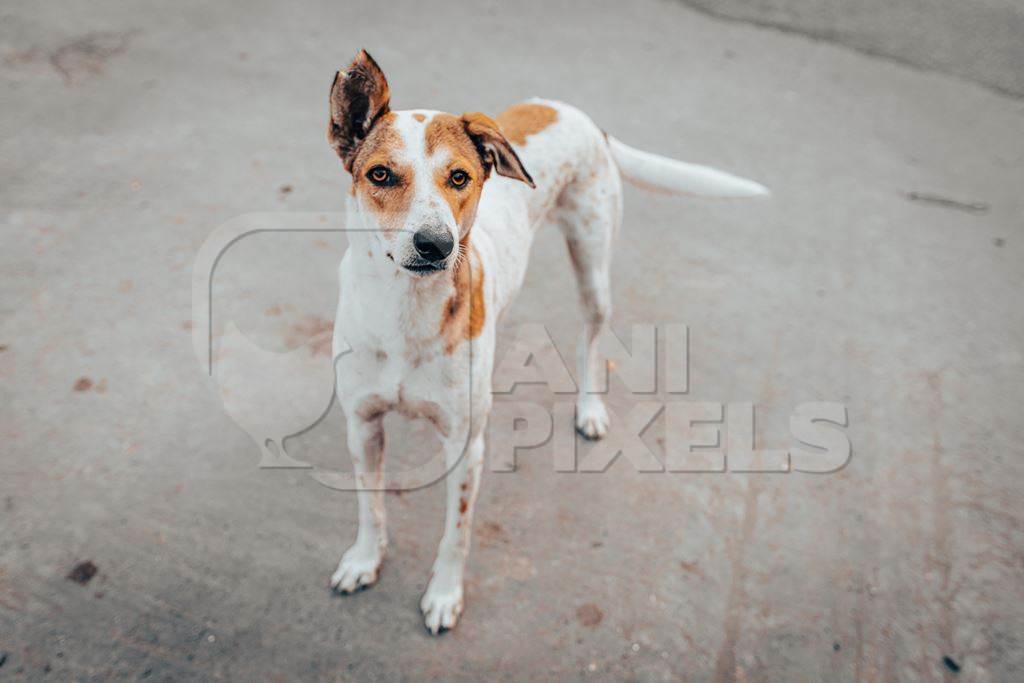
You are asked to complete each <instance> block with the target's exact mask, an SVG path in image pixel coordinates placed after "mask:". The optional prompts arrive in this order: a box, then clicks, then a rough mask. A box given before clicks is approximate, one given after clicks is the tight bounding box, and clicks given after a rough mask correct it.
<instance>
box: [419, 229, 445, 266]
mask: <svg viewBox="0 0 1024 683" xmlns="http://www.w3.org/2000/svg"><path fill="white" fill-rule="evenodd" d="M412 246H414V247H416V253H417V254H419V255H420V258H422V259H424V260H426V261H430V262H431V263H435V262H437V261H441V260H444V259H446V258H448V254H450V253H452V249H453V248H454V247H455V240H454V239H452V234H451V233H450V232H449V231H448V230H444V229H441V230H438V229H436V228H424V229H422V230H417V231H416V234H415V235H413V236H412Z"/></svg>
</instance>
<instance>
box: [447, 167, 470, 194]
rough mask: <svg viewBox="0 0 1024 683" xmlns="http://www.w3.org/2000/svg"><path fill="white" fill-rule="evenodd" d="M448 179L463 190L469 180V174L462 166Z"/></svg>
mask: <svg viewBox="0 0 1024 683" xmlns="http://www.w3.org/2000/svg"><path fill="white" fill-rule="evenodd" d="M448 180H449V181H450V182H451V184H452V187H454V188H456V189H459V190H461V189H462V188H464V187H465V186H466V183H468V182H469V174H468V173H466V172H465V171H463V170H462V169H461V168H457V169H455V170H454V171H452V174H451V175H450V176H448Z"/></svg>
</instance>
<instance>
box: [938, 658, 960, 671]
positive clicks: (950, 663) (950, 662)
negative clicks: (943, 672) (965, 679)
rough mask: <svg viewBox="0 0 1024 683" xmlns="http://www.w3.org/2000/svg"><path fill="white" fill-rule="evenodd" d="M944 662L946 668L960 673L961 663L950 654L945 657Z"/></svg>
mask: <svg viewBox="0 0 1024 683" xmlns="http://www.w3.org/2000/svg"><path fill="white" fill-rule="evenodd" d="M942 663H943V664H945V665H946V668H947V669H949V670H950V671H952V672H953V673H960V665H959V664H958V663H957V662H956V660H954V659H953V658H952V657H950V656H948V655H947V656H945V657H943V658H942Z"/></svg>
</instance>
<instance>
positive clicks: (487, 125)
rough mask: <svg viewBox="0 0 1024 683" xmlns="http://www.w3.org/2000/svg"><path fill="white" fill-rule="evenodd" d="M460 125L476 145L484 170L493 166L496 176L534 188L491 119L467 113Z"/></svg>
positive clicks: (474, 113)
mask: <svg viewBox="0 0 1024 683" xmlns="http://www.w3.org/2000/svg"><path fill="white" fill-rule="evenodd" d="M462 125H463V126H464V127H465V128H466V134H467V135H469V137H470V139H471V140H472V141H473V144H475V145H476V149H477V151H478V152H479V153H480V160H481V161H482V162H483V164H484V168H490V167H491V166H493V167H494V170H495V171H497V172H498V175H503V176H505V177H507V178H514V179H515V180H522V181H523V182H524V183H526V184H527V185H529V186H530V187H536V185H534V184H533V178H531V177H530V174H529V173H527V172H526V169H525V168H523V162H522V161H520V160H519V155H518V154H516V151H515V150H514V149H512V145H510V144H509V142H508V140H506V139H505V136H504V135H502V134H501V129H500V128H498V124H497V123H495V122H494V120H493V119H491V117H489V116H487V115H486V114H481V113H480V112H477V111H474V112H468V113H466V114H463V115H462Z"/></svg>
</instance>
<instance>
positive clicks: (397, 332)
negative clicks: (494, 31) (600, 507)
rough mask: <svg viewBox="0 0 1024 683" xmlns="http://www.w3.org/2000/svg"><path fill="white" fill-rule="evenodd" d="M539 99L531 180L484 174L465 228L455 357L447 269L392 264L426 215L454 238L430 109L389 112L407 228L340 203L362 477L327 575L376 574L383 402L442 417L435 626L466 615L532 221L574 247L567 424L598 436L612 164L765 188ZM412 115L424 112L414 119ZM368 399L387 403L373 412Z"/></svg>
mask: <svg viewBox="0 0 1024 683" xmlns="http://www.w3.org/2000/svg"><path fill="white" fill-rule="evenodd" d="M534 102H536V103H538V104H543V105H546V106H549V107H552V108H554V109H555V110H556V111H557V113H558V118H557V121H555V122H554V123H553V124H551V125H550V126H548V127H547V128H545V129H543V130H542V131H540V132H538V133H536V134H534V135H531V136H530V137H529V138H528V139H527V144H525V145H522V146H518V147H517V148H516V149H517V152H518V153H519V155H520V158H521V159H522V162H523V165H524V166H525V168H526V169H527V171H528V172H529V173H530V174H531V175H532V176H533V179H534V181H535V182H536V189H531V188H530V187H528V186H527V185H526V184H525V183H522V182H519V181H516V180H511V179H509V178H505V177H502V176H498V175H495V174H493V173H492V175H491V178H490V179H489V180H488V181H487V182H486V184H485V186H484V189H483V192H482V195H481V198H480V204H479V207H478V210H477V216H476V221H475V223H474V225H473V228H472V234H471V241H472V245H473V246H474V247H475V250H476V252H477V254H478V258H479V260H478V261H471V262H470V266H471V267H474V268H481V269H482V271H483V293H484V305H485V309H486V314H485V321H484V326H483V329H482V331H481V333H480V334H479V336H477V337H476V338H474V339H472V341H471V342H466V343H463V344H461V345H460V346H459V347H457V348H456V349H455V351H454V352H453V353H451V354H450V355H449V354H446V353H445V351H444V340H442V339H441V338H440V335H439V329H440V325H441V315H442V310H443V308H444V304H445V302H446V301H447V300H448V299H449V297H450V296H451V295H452V293H453V292H454V285H453V284H452V278H451V277H450V276H449V275H448V274H447V273H444V274H434V275H429V276H426V277H420V276H417V275H413V274H411V273H409V272H407V271H405V270H403V269H402V268H401V267H400V266H399V263H401V262H402V260H403V259H402V255H403V254H406V253H409V250H410V249H411V235H412V232H413V231H415V230H416V228H417V227H418V226H419V225H421V224H423V223H424V222H430V221H434V222H436V221H442V222H443V223H444V224H445V225H447V226H448V227H449V228H450V229H452V230H456V234H455V238H456V240H457V239H458V236H459V235H458V233H457V226H455V221H454V219H453V217H452V215H451V212H450V211H449V210H448V208H447V204H446V203H445V201H444V200H443V198H442V197H440V196H439V195H438V193H437V190H436V189H434V188H433V187H432V186H431V184H430V181H429V178H430V174H431V169H433V168H435V167H436V166H437V165H439V164H441V163H443V162H444V160H443V159H441V158H428V157H427V156H426V152H425V147H424V144H423V131H424V129H425V127H426V125H427V124H428V123H429V121H430V117H431V116H433V115H434V114H435V112H427V111H419V112H399V113H398V121H397V124H396V128H397V130H398V131H399V132H400V133H401V136H402V138H403V140H404V146H403V149H402V150H401V151H400V154H401V155H402V156H403V157H404V161H407V162H408V163H411V164H412V165H413V166H414V168H415V170H416V176H417V177H418V179H417V181H416V182H417V187H416V194H415V200H414V205H413V207H412V209H411V212H410V214H409V220H408V221H407V223H408V225H406V226H404V228H405V229H404V230H397V231H395V230H391V231H384V230H381V228H382V226H380V225H377V224H376V223H375V220H376V219H375V218H374V217H373V215H372V212H368V211H366V210H364V207H362V206H361V205H360V202H359V200H358V199H357V198H354V197H353V198H350V199H349V201H348V207H347V208H348V221H349V223H348V224H349V226H351V227H352V228H353V229H354V230H356V232H353V233H352V234H351V246H350V248H349V250H348V251H347V252H346V254H345V256H344V258H343V259H342V262H341V266H340V267H339V281H340V286H341V294H340V297H339V303H338V312H337V318H336V322H335V331H334V334H335V355H337V354H338V353H339V352H340V351H341V350H342V349H346V348H351V349H352V351H351V353H348V354H347V355H345V356H344V357H342V358H341V359H339V361H338V364H337V392H338V396H339V398H340V403H341V405H342V408H343V409H344V412H345V415H346V419H347V424H348V445H349V451H350V453H351V455H352V459H353V463H354V469H355V474H356V477H357V481H358V482H359V484H360V490H359V491H358V494H357V495H358V503H359V530H358V533H357V536H356V541H355V543H354V544H353V546H352V547H351V548H349V550H348V551H346V552H345V554H344V555H343V557H342V559H341V562H340V563H339V565H338V569H337V571H336V572H335V573H334V575H333V576H332V577H331V585H332V586H333V587H335V588H336V589H338V590H341V591H343V592H348V591H352V590H356V589H357V588H359V587H361V586H366V585H370V584H372V583H373V582H374V581H375V580H376V579H377V576H378V570H379V567H380V563H381V561H382V559H383V557H384V552H385V550H386V548H387V531H386V524H385V512H384V493H383V490H382V489H383V487H384V482H385V480H384V474H383V453H376V452H375V449H374V448H373V447H372V444H374V443H376V441H375V440H376V439H378V438H379V439H382V438H383V436H382V435H383V426H382V416H383V411H386V410H398V411H400V412H403V413H405V414H406V415H409V416H411V417H417V416H423V415H425V414H428V415H430V416H432V417H433V418H434V420H435V424H437V425H438V429H439V432H440V435H441V439H442V442H443V444H444V450H445V459H446V465H447V466H449V468H450V472H449V475H448V476H447V494H446V495H447V513H446V519H445V526H444V534H443V536H442V539H441V542H440V546H439V548H438V553H437V559H436V560H435V562H434V567H433V573H432V575H431V579H430V582H429V584H428V586H427V589H426V592H425V594H424V595H423V599H422V601H421V608H422V610H423V614H424V619H425V623H426V626H427V629H428V630H429V631H430V632H432V633H437V632H439V631H440V630H443V629H446V628H451V627H453V626H454V625H455V623H456V622H457V621H458V619H459V616H460V614H461V612H462V605H463V588H462V585H463V573H464V567H465V561H466V556H467V554H468V552H469V545H470V530H471V527H472V518H473V505H474V502H475V500H476V496H477V492H478V490H479V481H480V474H481V470H482V463H483V451H484V444H483V430H484V426H485V424H486V420H487V416H488V413H489V411H490V407H491V372H492V368H493V362H494V343H495V334H496V323H497V321H498V319H499V318H500V316H501V313H502V311H504V310H505V308H506V307H507V306H508V305H509V303H510V302H511V301H512V299H513V297H514V296H515V294H516V292H517V291H518V290H519V287H520V285H521V284H522V281H523V277H524V276H525V273H526V265H527V257H528V255H529V252H530V243H531V241H532V239H533V235H534V233H535V232H536V230H537V229H538V228H539V227H540V226H541V225H544V224H547V223H554V224H557V225H559V226H560V228H561V229H562V230H563V232H564V234H565V237H566V241H567V243H568V245H569V249H570V252H571V254H572V257H573V258H572V261H573V264H574V266H575V269H576V277H577V281H578V284H579V293H580V299H581V303H582V306H583V311H584V317H585V322H586V325H585V328H584V331H583V334H582V338H581V344H580V361H579V362H580V370H579V372H580V379H581V391H580V394H579V397H578V401H577V409H576V426H577V428H578V430H579V431H580V432H581V433H582V434H583V435H584V436H586V437H588V438H600V437H601V436H603V435H604V434H605V432H606V431H607V429H608V414H607V411H606V410H605V407H604V403H603V401H602V399H601V396H600V395H599V394H596V393H589V392H590V391H591V390H593V389H595V388H596V386H597V379H598V375H597V373H598V370H599V363H600V359H599V358H598V355H597V349H596V344H595V340H596V338H597V336H598V334H599V333H600V331H601V329H602V327H603V326H604V325H605V324H606V322H607V321H608V319H609V317H610V315H611V291H610V287H609V281H608V269H609V263H610V256H611V244H612V238H613V236H614V235H615V233H616V232H617V229H618V226H619V223H620V221H621V216H622V186H621V182H620V178H619V169H620V167H621V168H623V169H624V171H625V172H627V173H629V174H635V175H636V176H638V177H640V178H641V179H642V181H643V182H646V183H650V184H653V185H657V186H659V187H666V188H672V189H683V188H687V189H689V190H691V191H708V192H712V193H718V194H722V193H723V192H724V193H729V192H731V193H733V194H737V193H738V194H742V193H743V191H744V188H745V191H746V194H758V191H757V190H758V188H760V189H762V190H763V188H761V186H760V185H757V184H756V183H753V182H751V181H742V180H740V179H736V178H733V177H732V176H728V175H727V174H724V173H720V172H717V171H712V170H710V169H701V170H700V171H699V172H698V171H694V170H693V169H694V168H698V167H691V166H688V165H684V164H682V162H676V161H674V160H670V159H666V158H664V157H657V156H655V155H648V154H646V153H644V152H639V151H637V150H633V149H632V148H629V147H626V146H625V145H623V144H621V143H619V142H618V141H614V140H612V141H611V149H610V148H609V142H608V141H606V138H605V136H604V134H603V133H602V132H601V131H600V130H599V129H598V128H597V126H595V125H594V123H593V122H592V121H591V120H590V119H589V118H588V117H587V116H586V115H585V114H583V113H582V112H580V111H579V110H577V109H575V108H573V107H570V106H568V105H565V104H562V103H559V102H552V101H543V100H534ZM415 113H420V114H423V115H425V117H426V120H425V121H423V122H419V121H416V119H415V117H414V116H413V114H415ZM701 178H703V180H701ZM730 182H731V183H732V184H731V185H730V184H729V183H730ZM730 187H731V188H732V189H731V190H730V189H729V188H730ZM360 229H363V230H366V232H358V230H360ZM388 254H390V255H391V256H390V257H389V256H388ZM454 258H456V255H455V254H453V255H452V259H454ZM462 258H469V255H468V254H464V255H462ZM470 350H472V352H471V353H470ZM374 406H377V407H381V409H382V412H380V413H379V414H378V412H376V411H370V412H369V413H368V410H369V408H372V407H374ZM367 444H371V446H370V447H368V445H367ZM460 499H464V500H465V502H464V503H463V502H462V500H460ZM460 507H464V508H465V511H464V512H461V511H460Z"/></svg>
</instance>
